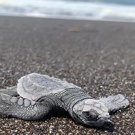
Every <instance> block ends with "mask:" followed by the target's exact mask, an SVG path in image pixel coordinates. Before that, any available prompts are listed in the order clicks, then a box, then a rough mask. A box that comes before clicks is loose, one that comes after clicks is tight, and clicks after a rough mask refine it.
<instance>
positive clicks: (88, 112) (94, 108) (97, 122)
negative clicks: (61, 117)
mask: <svg viewBox="0 0 135 135" xmlns="http://www.w3.org/2000/svg"><path fill="white" fill-rule="evenodd" d="M73 117H74V118H75V119H76V120H77V121H79V122H80V123H83V124H85V125H88V126H94V127H101V126H106V125H109V124H112V123H111V121H110V120H109V117H110V115H109V113H108V109H107V107H106V106H105V105H104V104H103V103H101V102H99V101H98V100H94V99H85V100H83V101H79V102H78V103H76V104H75V105H74V107H73Z"/></svg>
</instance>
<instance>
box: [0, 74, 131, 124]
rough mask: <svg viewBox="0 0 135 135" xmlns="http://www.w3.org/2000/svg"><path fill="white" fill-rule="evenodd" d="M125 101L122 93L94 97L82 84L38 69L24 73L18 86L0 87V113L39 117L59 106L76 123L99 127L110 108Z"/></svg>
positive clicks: (25, 117)
mask: <svg viewBox="0 0 135 135" xmlns="http://www.w3.org/2000/svg"><path fill="white" fill-rule="evenodd" d="M128 105H129V101H128V100H127V99H126V98H125V97H124V96H123V95H121V94H118V95H115V96H109V97H107V98H100V99H94V98H92V97H91V96H90V95H88V93H86V92H85V91H83V90H82V88H81V87H78V86H76V85H74V84H72V83H68V82H66V81H62V80H60V79H57V78H54V77H50V76H47V75H41V74H37V73H32V74H28V75H26V76H23V77H22V78H20V79H19V81H18V84H17V86H14V87H9V88H7V89H1V90H0V113H2V114H6V115H10V116H13V117H17V118H21V119H25V120H38V119H42V118H43V117H46V116H47V114H48V113H49V112H50V111H51V110H52V109H53V110H54V112H55V109H56V108H59V109H64V110H65V111H68V112H69V114H70V116H71V117H72V118H73V119H74V120H75V121H77V122H79V123H82V124H85V125H89V126H95V127H101V126H104V125H105V124H106V123H108V124H109V123H110V120H109V117H110V115H109V113H110V112H111V111H116V110H118V109H120V108H123V107H124V108H125V107H127V106H128Z"/></svg>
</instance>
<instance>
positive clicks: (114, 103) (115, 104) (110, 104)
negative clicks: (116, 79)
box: [99, 94, 129, 112]
mask: <svg viewBox="0 0 135 135" xmlns="http://www.w3.org/2000/svg"><path fill="white" fill-rule="evenodd" d="M99 101H101V102H103V103H104V104H105V105H106V107H107V108H108V110H109V112H115V111H117V110H119V109H121V108H126V107H127V106H129V101H128V99H126V98H125V97H124V95H122V94H118V95H114V96H109V97H107V98H101V99H100V100H99Z"/></svg>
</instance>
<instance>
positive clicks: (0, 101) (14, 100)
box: [0, 90, 51, 120]
mask: <svg viewBox="0 0 135 135" xmlns="http://www.w3.org/2000/svg"><path fill="white" fill-rule="evenodd" d="M2 91H4V93H3V92H2ZM8 93H9V94H8ZM12 94H13V93H12ZM50 109H51V107H50V105H49V104H46V105H45V104H42V102H35V101H32V100H28V99H25V98H22V97H20V96H17V95H14V96H13V95H11V91H8V90H0V113H1V114H2V115H8V116H12V117H16V118H21V119H25V120H38V119H41V118H43V117H45V116H46V115H47V114H48V112H49V111H50Z"/></svg>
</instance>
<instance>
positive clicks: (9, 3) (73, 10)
mask: <svg viewBox="0 0 135 135" xmlns="http://www.w3.org/2000/svg"><path fill="white" fill-rule="evenodd" d="M0 6H1V7H0V14H4V15H20V16H34V17H52V18H54V17H58V18H72V19H96V20H104V19H106V20H116V21H117V20H127V21H135V14H134V13H135V6H126V5H114V4H103V3H92V2H81V1H80V2H74V1H62V0H19V1H18V0H0Z"/></svg>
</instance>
